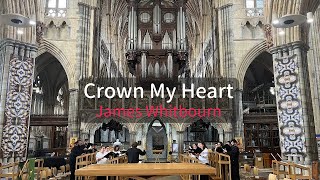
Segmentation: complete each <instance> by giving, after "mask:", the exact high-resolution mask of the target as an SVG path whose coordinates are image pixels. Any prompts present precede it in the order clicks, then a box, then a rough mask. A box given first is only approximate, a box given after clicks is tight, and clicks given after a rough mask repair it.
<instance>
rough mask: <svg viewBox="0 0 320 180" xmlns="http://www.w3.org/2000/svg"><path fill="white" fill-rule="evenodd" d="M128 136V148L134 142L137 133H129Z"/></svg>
mask: <svg viewBox="0 0 320 180" xmlns="http://www.w3.org/2000/svg"><path fill="white" fill-rule="evenodd" d="M129 134H130V146H131V145H132V144H133V143H134V142H136V135H137V132H136V131H131V132H129Z"/></svg>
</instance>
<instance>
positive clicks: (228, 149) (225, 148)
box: [222, 141, 231, 153]
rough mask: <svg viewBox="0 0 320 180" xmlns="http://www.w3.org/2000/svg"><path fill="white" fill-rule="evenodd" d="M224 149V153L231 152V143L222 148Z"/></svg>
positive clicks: (228, 142)
mask: <svg viewBox="0 0 320 180" xmlns="http://www.w3.org/2000/svg"><path fill="white" fill-rule="evenodd" d="M222 148H223V149H224V150H225V151H224V153H227V152H229V151H231V142H230V141H227V142H226V144H225V145H224V146H222Z"/></svg>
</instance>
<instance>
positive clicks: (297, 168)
mask: <svg viewBox="0 0 320 180" xmlns="http://www.w3.org/2000/svg"><path fill="white" fill-rule="evenodd" d="M272 173H273V174H274V175H276V176H277V178H278V179H284V178H289V179H292V180H296V179H309V180H311V179H312V172H311V168H310V167H306V166H303V165H299V164H296V163H291V162H282V161H277V160H273V161H272Z"/></svg>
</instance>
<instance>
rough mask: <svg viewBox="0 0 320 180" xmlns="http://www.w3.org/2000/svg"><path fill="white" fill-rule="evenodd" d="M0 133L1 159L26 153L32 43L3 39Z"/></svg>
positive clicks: (20, 157) (18, 156) (17, 157)
mask: <svg viewBox="0 0 320 180" xmlns="http://www.w3.org/2000/svg"><path fill="white" fill-rule="evenodd" d="M0 48H1V51H0V53H2V55H1V57H2V61H3V69H4V71H3V72H2V74H1V76H2V79H3V81H2V83H1V101H0V128H1V130H2V132H1V133H0V134H1V135H0V140H1V154H0V157H1V159H2V163H8V162H13V161H21V160H24V159H25V158H26V156H27V146H28V133H29V122H30V111H31V108H30V107H31V103H32V98H31V96H32V85H33V72H34V65H35V53H36V51H37V48H36V46H35V45H33V44H28V43H24V42H19V41H14V40H10V39H7V40H3V41H2V43H1V44H0Z"/></svg>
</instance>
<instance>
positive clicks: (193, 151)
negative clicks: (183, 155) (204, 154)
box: [189, 144, 202, 156]
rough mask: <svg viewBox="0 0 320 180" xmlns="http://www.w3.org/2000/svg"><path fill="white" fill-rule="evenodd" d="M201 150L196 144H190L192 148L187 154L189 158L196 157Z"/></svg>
mask: <svg viewBox="0 0 320 180" xmlns="http://www.w3.org/2000/svg"><path fill="white" fill-rule="evenodd" d="M201 151H202V150H201V149H200V148H199V147H198V146H197V144H192V147H191V148H189V153H190V154H191V156H198V155H199V154H200V153H201Z"/></svg>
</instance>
